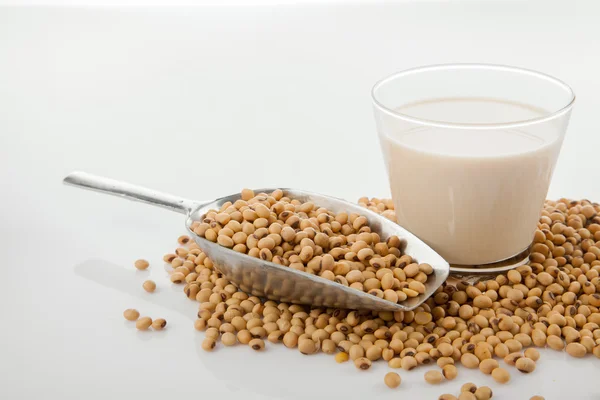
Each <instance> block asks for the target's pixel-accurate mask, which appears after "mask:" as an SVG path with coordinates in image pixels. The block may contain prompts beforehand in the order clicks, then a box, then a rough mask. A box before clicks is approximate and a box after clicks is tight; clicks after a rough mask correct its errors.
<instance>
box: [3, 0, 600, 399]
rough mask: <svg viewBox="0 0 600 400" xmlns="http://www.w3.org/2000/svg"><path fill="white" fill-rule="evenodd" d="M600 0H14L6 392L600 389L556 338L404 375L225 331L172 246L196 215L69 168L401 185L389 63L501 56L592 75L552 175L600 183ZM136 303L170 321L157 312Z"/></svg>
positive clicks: (184, 189)
mask: <svg viewBox="0 0 600 400" xmlns="http://www.w3.org/2000/svg"><path fill="white" fill-rule="evenodd" d="M335 3H339V2H335ZM599 20H600V6H599V3H598V2H597V1H594V0H590V1H570V2H566V1H562V2H558V1H531V2H522V1H484V2H475V1H471V2H462V1H451V2H439V3H438V2H421V3H418V4H417V3H416V2H415V3H412V2H409V3H396V4H394V3H369V2H366V1H365V2H363V3H358V2H354V3H348V4H331V3H329V4H322V5H318V4H310V5H304V6H303V5H298V4H296V5H280V6H260V7H251V6H245V7H239V6H238V7H233V6H230V7H207V8H203V7H198V8H149V9H144V8H138V7H135V8H127V9H118V8H113V7H104V8H101V9H95V8H89V7H88V8H72V9H60V8H20V9H8V8H0V184H1V186H0V188H1V189H0V193H1V200H0V202H1V203H0V205H1V208H0V250H1V251H0V255H1V262H0V399H3V400H4V399H7V400H12V399H33V398H49V399H83V398H85V399H107V398H117V399H121V398H123V399H125V398H130V399H132V398H133V399H138V398H139V399H142V398H143V399H149V400H152V399H165V398H184V396H185V397H190V398H191V397H194V398H213V396H219V398H223V397H224V398H232V397H234V396H235V397H239V398H244V399H280V398H286V399H304V398H315V399H321V398H334V397H335V396H340V398H342V397H343V398H348V399H354V398H356V399H365V398H371V397H377V398H390V399H392V398H399V397H401V396H408V395H410V396H413V397H415V398H423V399H434V398H437V396H439V395H440V394H441V393H444V392H451V393H454V394H457V393H458V388H459V387H460V385H461V384H462V383H464V382H466V381H468V380H470V381H474V382H475V383H477V384H489V385H491V386H492V387H493V390H494V392H495V394H496V395H495V396H494V398H498V399H509V398H510V399H528V398H529V397H530V396H532V395H534V394H543V395H544V396H546V399H563V398H567V397H569V398H578V399H598V398H600V389H599V387H598V384H597V376H598V373H599V372H600V361H598V360H597V359H591V358H587V359H585V360H572V359H569V358H567V357H566V356H565V355H564V354H561V353H556V352H552V351H544V352H543V353H542V359H541V361H540V362H539V363H538V369H537V370H536V371H535V372H534V373H532V374H530V375H528V376H522V375H520V374H519V373H518V372H516V370H514V369H512V370H511V372H512V375H513V382H512V383H511V384H510V385H508V386H500V385H497V384H495V383H494V382H493V381H492V379H491V378H490V377H488V376H483V375H482V374H481V373H479V372H470V371H467V370H465V369H460V371H459V372H460V375H459V378H458V379H457V380H456V381H453V382H448V383H444V384H443V385H441V386H439V387H431V386H427V385H426V384H425V383H424V382H423V373H424V372H425V371H426V368H418V369H416V370H414V371H411V372H410V373H408V372H403V371H400V374H401V375H402V377H403V384H402V386H401V388H399V389H398V390H396V391H390V390H389V389H387V388H386V387H384V385H383V375H384V374H385V373H386V372H387V371H388V368H387V366H386V365H385V363H384V362H379V363H376V365H374V367H373V368H372V369H371V370H370V371H368V372H364V373H362V372H358V371H356V370H355V368H354V366H352V365H351V364H350V363H348V364H345V365H336V364H335V362H334V361H333V359H332V358H331V357H330V356H326V355H322V354H321V355H317V356H311V357H307V356H302V355H301V354H299V353H298V352H296V351H290V350H287V349H285V348H282V347H281V346H273V345H271V346H268V349H267V351H265V352H264V353H261V354H256V353H252V354H251V350H250V349H249V348H246V347H237V348H231V349H223V348H221V347H220V348H218V349H217V350H216V351H215V352H214V353H210V354H209V353H205V352H203V351H202V350H199V344H200V342H201V340H202V337H203V334H201V333H198V332H195V331H194V330H193V321H194V317H195V312H196V305H195V303H192V302H190V301H188V300H187V299H186V298H185V296H184V295H183V294H182V293H181V287H180V286H172V285H171V284H170V283H169V282H168V280H167V273H166V272H165V269H164V266H163V263H162V255H163V254H164V253H166V252H171V251H173V249H174V248H175V245H176V243H175V238H176V237H177V236H178V235H179V234H181V233H182V232H183V231H184V229H183V218H182V217H181V216H179V215H177V214H172V213H169V212H167V211H163V210H158V209H153V208H151V207H149V206H144V205H140V204H135V203H129V202H125V201H122V200H119V199H116V198H112V197H104V196H101V195H98V194H95V193H90V192H84V191H80V190H76V189H74V188H69V187H64V186H62V185H61V178H62V177H63V176H64V175H65V174H67V173H68V172H70V171H71V170H75V169H77V170H85V171H88V172H93V173H97V174H103V175H107V176H111V177H114V178H119V179H124V180H128V181H132V182H136V183H139V184H143V185H147V186H151V187H154V188H157V189H161V190H164V191H168V192H172V193H175V194H180V195H182V196H186V197H190V198H195V199H211V198H213V197H217V196H220V195H225V194H229V193H232V192H235V191H237V190H239V189H241V188H242V187H245V186H248V187H259V186H278V185H279V186H284V185H285V186H290V187H297V188H303V189H309V190H314V191H317V192H323V193H327V194H331V195H337V196H341V197H345V198H347V199H351V200H355V199H357V198H358V197H360V196H363V195H369V196H380V197H382V196H386V195H387V194H388V189H387V182H386V176H385V171H384V168H383V163H382V160H381V158H380V156H379V148H378V143H377V139H376V134H375V129H374V123H373V118H372V113H371V106H370V98H369V91H370V88H371V86H372V84H373V83H374V82H375V81H376V80H377V79H379V78H381V77H383V76H385V75H388V74H390V73H392V72H395V71H397V70H401V69H405V68H409V67H414V66H418V65H423V64H432V63H442V62H489V63H502V64H512V65H517V66H522V67H527V68H532V69H537V70H541V71H544V72H547V73H549V74H552V75H555V76H557V77H558V78H561V79H563V80H565V81H566V82H568V83H570V84H571V85H572V86H573V88H574V90H575V92H576V93H577V96H578V99H577V104H576V106H575V109H574V112H573V116H572V120H571V126H570V128H569V132H568V134H567V139H566V141H565V144H564V147H563V151H562V154H561V157H560V160H559V164H558V166H557V169H556V173H555V177H554V181H553V184H552V187H551V189H550V193H549V197H551V198H557V197H561V196H565V197H573V198H582V197H587V198H590V199H594V200H599V199H600V188H599V184H598V181H599V178H600V168H598V161H597V160H598V155H597V154H598V149H599V148H600V136H599V135H598V133H599V132H598V123H597V117H598V100H597V93H598V92H600V78H599V75H598V74H599V72H598V71H600V52H599V51H598V48H599V46H600V24H599V23H598V21H599ZM139 257H144V258H147V259H148V260H150V262H151V268H150V269H149V271H147V272H138V271H136V270H134V268H133V266H132V264H133V261H134V260H135V259H137V258H139ZM148 277H151V278H152V279H154V280H155V281H156V282H157V284H158V290H157V292H156V293H154V294H146V293H144V292H143V290H142V289H141V283H142V281H143V280H144V279H145V278H148ZM129 307H135V308H137V309H139V310H140V311H141V312H142V314H144V315H150V316H152V317H164V318H166V319H167V320H168V322H169V325H168V328H167V330H166V331H164V332H159V333H156V332H137V331H136V330H135V328H134V327H133V326H132V324H131V323H128V322H126V321H124V320H123V318H122V316H121V313H122V311H123V310H124V309H125V308H129Z"/></svg>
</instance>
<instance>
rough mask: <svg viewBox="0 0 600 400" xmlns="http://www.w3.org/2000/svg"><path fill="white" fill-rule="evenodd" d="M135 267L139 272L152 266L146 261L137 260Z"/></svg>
mask: <svg viewBox="0 0 600 400" xmlns="http://www.w3.org/2000/svg"><path fill="white" fill-rule="evenodd" d="M133 265H134V266H135V267H136V268H137V269H139V270H144V269H147V268H148V267H149V266H150V263H149V262H148V261H146V260H144V259H139V260H135V262H134V263H133Z"/></svg>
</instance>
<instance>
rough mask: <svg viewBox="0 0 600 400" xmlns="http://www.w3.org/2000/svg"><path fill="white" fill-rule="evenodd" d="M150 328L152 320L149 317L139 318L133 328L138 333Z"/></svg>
mask: <svg viewBox="0 0 600 400" xmlns="http://www.w3.org/2000/svg"><path fill="white" fill-rule="evenodd" d="M150 326H152V318H150V317H141V318H139V319H138V320H137V321H135V327H136V328H137V329H139V330H140V331H145V330H148V328H150Z"/></svg>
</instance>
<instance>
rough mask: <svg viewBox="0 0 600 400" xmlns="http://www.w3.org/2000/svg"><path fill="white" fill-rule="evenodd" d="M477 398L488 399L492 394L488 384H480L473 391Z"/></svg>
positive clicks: (479, 399)
mask: <svg viewBox="0 0 600 400" xmlns="http://www.w3.org/2000/svg"><path fill="white" fill-rule="evenodd" d="M474 394H475V397H476V398H477V400H490V399H491V398H492V396H493V392H492V389H490V387H489V386H480V387H478V388H477V390H476V391H475V393H474Z"/></svg>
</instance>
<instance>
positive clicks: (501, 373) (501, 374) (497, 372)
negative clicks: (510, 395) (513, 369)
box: [492, 367, 510, 384]
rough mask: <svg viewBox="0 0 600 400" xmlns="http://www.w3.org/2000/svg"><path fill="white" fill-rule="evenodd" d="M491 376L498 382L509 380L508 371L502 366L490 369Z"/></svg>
mask: <svg viewBox="0 0 600 400" xmlns="http://www.w3.org/2000/svg"><path fill="white" fill-rule="evenodd" d="M492 378H494V380H495V381H496V382H498V383H502V384H504V383H507V382H508V381H510V373H509V372H508V371H507V370H505V369H504V368H502V367H499V368H496V369H494V370H493V371H492Z"/></svg>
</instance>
